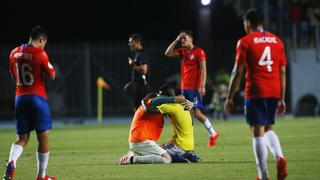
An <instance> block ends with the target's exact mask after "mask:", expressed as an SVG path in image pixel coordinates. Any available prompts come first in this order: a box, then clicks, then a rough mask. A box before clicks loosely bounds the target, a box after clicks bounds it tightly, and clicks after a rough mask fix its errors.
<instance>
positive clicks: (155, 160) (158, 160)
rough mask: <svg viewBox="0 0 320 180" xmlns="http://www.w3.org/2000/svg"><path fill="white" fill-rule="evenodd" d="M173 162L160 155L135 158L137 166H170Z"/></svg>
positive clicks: (134, 161)
mask: <svg viewBox="0 0 320 180" xmlns="http://www.w3.org/2000/svg"><path fill="white" fill-rule="evenodd" d="M170 162H171V161H170V160H168V159H166V158H164V157H162V156H158V155H146V156H134V157H133V163H134V164H135V163H137V164H168V163H170Z"/></svg>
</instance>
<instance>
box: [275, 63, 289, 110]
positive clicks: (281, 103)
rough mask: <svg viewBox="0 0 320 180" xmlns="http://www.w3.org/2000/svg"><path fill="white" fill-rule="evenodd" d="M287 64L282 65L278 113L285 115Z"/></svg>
mask: <svg viewBox="0 0 320 180" xmlns="http://www.w3.org/2000/svg"><path fill="white" fill-rule="evenodd" d="M286 79H287V78H286V66H285V65H281V66H280V100H279V106H278V111H277V114H278V115H280V116H281V115H283V114H284V113H285V112H286V102H285V100H284V98H285V96H286Z"/></svg>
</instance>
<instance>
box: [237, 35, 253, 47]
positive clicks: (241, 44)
mask: <svg viewBox="0 0 320 180" xmlns="http://www.w3.org/2000/svg"><path fill="white" fill-rule="evenodd" d="M251 39H252V34H247V35H245V36H242V37H241V38H240V39H239V40H238V42H237V48H239V47H242V48H243V47H247V46H248V45H249V44H250V42H251Z"/></svg>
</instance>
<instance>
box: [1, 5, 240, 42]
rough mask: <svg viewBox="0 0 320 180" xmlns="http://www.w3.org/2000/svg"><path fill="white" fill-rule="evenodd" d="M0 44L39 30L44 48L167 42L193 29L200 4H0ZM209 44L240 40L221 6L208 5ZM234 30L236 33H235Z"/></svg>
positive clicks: (228, 10)
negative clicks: (133, 39)
mask: <svg viewBox="0 0 320 180" xmlns="http://www.w3.org/2000/svg"><path fill="white" fill-rule="evenodd" d="M0 8H1V9H0V13H1V14H0V15H1V17H2V18H1V32H2V37H1V42H2V43H5V42H17V41H18V42H19V41H23V40H25V39H27V38H28V35H29V31H30V30H31V28H32V27H33V26H34V25H37V24H41V25H43V26H44V27H45V28H46V29H47V31H48V33H49V38H50V42H63V43H64V42H84V41H86V42H104V41H122V40H125V41H127V38H128V36H129V35H130V34H131V33H133V32H139V33H141V34H142V35H143V36H144V37H145V39H146V41H168V40H172V39H173V38H175V37H176V35H177V33H178V32H179V31H180V30H181V29H191V30H193V31H194V33H195V34H196V33H197V31H198V29H197V25H198V18H199V17H198V11H199V9H200V8H202V7H201V4H200V0H162V1H152V0H138V1H134V0H126V1H120V0H118V1H101V0H91V1H75V0H65V1H4V2H2V3H1V6H0ZM209 8H210V9H211V20H212V23H211V24H213V26H212V27H211V29H212V38H214V39H225V38H229V39H230V38H238V37H239V36H241V35H243V34H244V32H243V30H242V21H241V18H239V17H238V16H236V14H235V12H234V9H233V8H232V7H231V6H224V5H223V2H222V0H215V1H213V2H212V3H211V5H210V7H209ZM235 29H236V30H235Z"/></svg>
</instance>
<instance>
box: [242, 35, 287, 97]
mask: <svg viewBox="0 0 320 180" xmlns="http://www.w3.org/2000/svg"><path fill="white" fill-rule="evenodd" d="M239 51H240V52H239ZM241 51H243V52H242V53H241ZM239 54H240V55H239ZM241 54H242V55H241ZM238 56H242V57H240V59H242V60H238V59H239V57H238ZM237 60H238V61H243V62H238V63H244V64H245V65H246V71H247V72H246V94H245V96H246V98H257V97H275V98H278V97H280V75H279V72H280V66H281V65H285V64H286V57H285V54H284V45H283V42H282V41H281V40H280V39H279V38H278V37H277V36H276V35H274V34H272V33H270V32H260V31H256V32H253V33H250V34H248V35H246V36H244V37H243V38H241V39H240V40H239V42H238V45H237Z"/></svg>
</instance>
